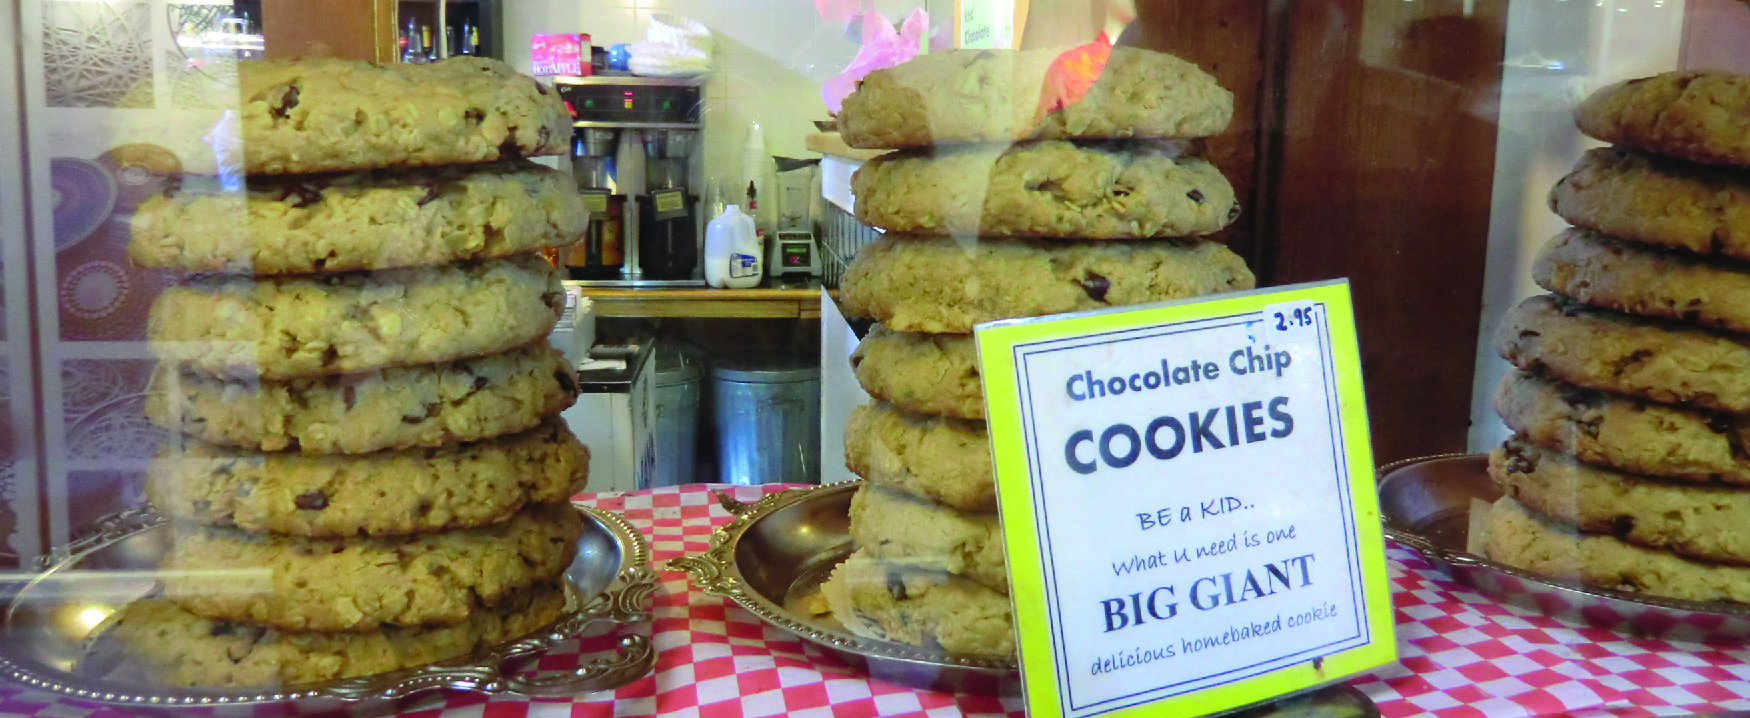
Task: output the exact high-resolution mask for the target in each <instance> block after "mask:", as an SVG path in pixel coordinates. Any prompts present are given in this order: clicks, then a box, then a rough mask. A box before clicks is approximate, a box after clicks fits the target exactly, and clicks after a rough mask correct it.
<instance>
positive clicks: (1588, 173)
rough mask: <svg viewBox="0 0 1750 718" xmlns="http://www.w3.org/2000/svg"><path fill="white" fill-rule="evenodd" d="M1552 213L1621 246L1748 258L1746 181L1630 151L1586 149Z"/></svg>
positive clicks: (1559, 186) (1749, 180) (1553, 194)
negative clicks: (1628, 244)
mask: <svg viewBox="0 0 1750 718" xmlns="http://www.w3.org/2000/svg"><path fill="white" fill-rule="evenodd" d="M1549 206H1550V210H1551V211H1553V212H1555V213H1556V214H1558V215H1561V217H1562V218H1563V219H1566V220H1568V221H1569V222H1572V223H1574V224H1576V225H1579V226H1581V227H1588V228H1591V229H1596V230H1598V231H1600V232H1603V233H1604V234H1608V235H1611V236H1613V237H1617V238H1620V239H1625V240H1630V241H1635V242H1644V243H1647V244H1656V245H1662V246H1666V247H1672V248H1675V249H1685V250H1688V251H1691V252H1696V253H1699V254H1719V255H1725V256H1730V257H1737V258H1739V259H1750V175H1747V174H1745V173H1744V172H1741V171H1739V170H1736V169H1728V168H1724V167H1710V166H1707V165H1698V164H1692V163H1688V162H1682V161H1678V160H1672V159H1667V158H1663V157H1654V156H1652V155H1646V154H1641V153H1638V152H1632V151H1629V150H1626V149H1623V148H1621V147H1601V148H1598V149H1593V150H1588V151H1587V152H1586V154H1584V155H1582V156H1581V157H1580V161H1579V162H1578V163H1576V164H1575V165H1574V169H1573V171H1571V172H1569V173H1568V174H1567V176H1565V177H1563V178H1562V179H1561V181H1559V182H1557V183H1556V186H1555V187H1554V188H1552V189H1551V190H1550V194H1549Z"/></svg>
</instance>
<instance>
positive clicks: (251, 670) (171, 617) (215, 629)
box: [114, 582, 565, 688]
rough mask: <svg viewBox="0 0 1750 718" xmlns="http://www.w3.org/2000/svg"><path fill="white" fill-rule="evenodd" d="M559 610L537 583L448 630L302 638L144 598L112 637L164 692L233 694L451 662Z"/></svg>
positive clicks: (549, 589) (552, 591)
mask: <svg viewBox="0 0 1750 718" xmlns="http://www.w3.org/2000/svg"><path fill="white" fill-rule="evenodd" d="M564 610H565V592H564V591H563V590H562V589H561V588H560V587H559V586H557V585H554V584H552V583H550V582H543V583H541V584H538V585H536V586H534V587H533V588H531V589H529V590H527V591H522V592H519V593H518V594H516V595H515V596H512V597H510V598H508V599H506V600H504V601H503V602H500V603H499V605H497V606H495V607H493V608H489V609H480V610H476V611H474V612H473V613H470V614H469V615H468V617H467V619H465V620H463V621H462V622H461V623H458V624H456V625H453V626H426V627H403V626H384V627H382V628H381V630H374V631H364V632H358V633H308V632H291V631H280V630H277V629H273V628H268V627H265V626H256V625H249V624H242V623H232V622H229V621H215V620H212V619H207V618H202V617H200V616H198V615H196V614H194V613H192V612H190V611H189V610H188V609H186V608H183V607H182V606H180V605H177V604H176V603H175V602H174V601H169V600H165V599H162V598H147V599H143V600H139V601H135V602H133V603H130V604H128V606H127V608H125V609H123V610H122V613H121V617H120V619H119V620H118V621H117V622H116V625H115V629H114V633H115V635H116V637H117V638H118V639H119V640H120V641H121V642H122V644H123V645H125V646H127V648H128V651H129V654H130V655H131V656H133V657H135V658H136V659H138V660H141V661H142V662H143V663H144V664H145V666H146V669H147V672H148V673H149V674H151V675H153V676H155V677H157V678H158V679H159V680H162V681H164V682H165V683H168V684H170V685H175V686H187V687H209V688H242V687H249V686H278V685H286V684H298V683H315V682H318V681H328V680H336V679H340V678H352V677H355V676H365V675H371V674H373V673H385V672H388V671H395V670H400V669H403V668H411V667H414V666H421V665H425V664H427V663H433V662H436V661H442V660H445V659H449V658H455V657H457V656H463V655H467V654H469V653H472V652H473V651H474V650H475V649H476V648H480V647H483V646H490V645H494V644H497V643H502V642H504V641H507V640H510V639H512V638H516V637H518V636H522V635H525V634H528V633H529V632H531V631H534V630H535V629H537V628H540V627H541V626H545V625H547V624H548V623H551V622H552V621H553V620H554V619H555V618H558V617H559V614H560V612H561V611H564Z"/></svg>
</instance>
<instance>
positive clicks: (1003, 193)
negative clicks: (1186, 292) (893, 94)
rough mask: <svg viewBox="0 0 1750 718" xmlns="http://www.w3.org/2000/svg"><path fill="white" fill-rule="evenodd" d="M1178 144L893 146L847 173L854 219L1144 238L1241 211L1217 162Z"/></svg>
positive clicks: (933, 227)
mask: <svg viewBox="0 0 1750 718" xmlns="http://www.w3.org/2000/svg"><path fill="white" fill-rule="evenodd" d="M1184 150H1185V148H1184V147H1183V145H1182V144H1181V143H1159V142H1128V143H1122V144H1115V145H1078V144H1073V143H1070V142H1062V141H1048V142H1033V143H1027V144H1022V145H1013V146H1006V145H1001V146H994V147H993V146H989V145H975V146H959V147H935V148H929V149H919V150H907V151H904V152H895V153H890V154H886V155H882V156H881V157H877V158H875V159H873V160H870V161H868V162H867V163H865V164H864V165H863V167H862V168H861V169H859V170H857V173H856V175H854V176H853V177H852V180H851V190H852V192H854V193H855V194H856V196H857V204H856V208H857V219H859V220H862V221H863V222H864V223H866V224H870V225H874V226H876V227H880V228H882V229H886V230H888V231H894V232H909V233H916V234H965V235H980V234H983V235H987V236H1006V237H1081V238H1086V239H1143V238H1148V237H1190V236H1201V235H1206V234H1211V233H1214V232H1216V231H1219V230H1220V229H1222V228H1223V227H1226V226H1227V225H1228V223H1230V222H1232V221H1233V220H1234V218H1235V217H1237V216H1239V212H1240V207H1239V204H1238V203H1237V202H1236V201H1235V200H1234V192H1233V187H1232V186H1231V185H1229V184H1228V181H1227V178H1226V177H1223V176H1222V174H1221V171H1220V170H1217V169H1216V168H1215V166H1214V165H1212V164H1210V163H1209V162H1207V161H1205V160H1203V159H1202V158H1199V157H1194V156H1188V155H1186V154H1185V153H1184Z"/></svg>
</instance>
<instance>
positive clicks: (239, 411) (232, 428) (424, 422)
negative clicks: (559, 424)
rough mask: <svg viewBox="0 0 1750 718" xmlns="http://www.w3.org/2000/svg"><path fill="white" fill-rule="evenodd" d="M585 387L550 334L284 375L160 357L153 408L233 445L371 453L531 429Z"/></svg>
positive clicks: (149, 413)
mask: <svg viewBox="0 0 1750 718" xmlns="http://www.w3.org/2000/svg"><path fill="white" fill-rule="evenodd" d="M577 388H578V387H577V377H576V375H575V374H573V373H572V371H571V367H570V366H569V365H568V364H567V363H566V362H565V358H564V357H563V356H561V355H560V354H559V351H558V350H557V349H554V348H553V347H552V346H551V345H549V344H548V343H547V342H544V341H542V342H536V343H534V344H531V345H529V346H527V347H524V348H522V349H517V350H513V351H509V352H505V353H503V354H494V355H492V356H486V357H481V358H479V359H466V360H463V361H458V362H451V363H448V364H425V365H421V366H411V367H400V368H396V369H382V370H379V371H375V372H369V373H364V374H347V375H343V376H324V377H313V378H309V379H293V380H291V381H280V382H272V381H246V380H235V379H232V380H226V379H215V378H212V377H209V376H206V375H203V374H195V373H192V372H183V371H177V369H176V368H175V367H173V366H171V365H168V364H160V365H159V366H158V368H157V370H156V371H155V373H154V374H153V377H152V391H151V392H150V393H148V394H147V396H146V418H147V419H149V420H150V421H151V422H152V423H153V424H155V425H157V426H161V427H164V428H167V429H172V430H176V431H180V432H182V433H184V434H187V435H189V436H192V437H195V438H198V439H201V440H203V441H208V442H211V443H214V444H222V445H226V446H238V447H244V448H250V449H257V450H261V451H303V452H305V453H311V454H363V453H368V452H373V451H383V450H388V449H408V448H414V447H421V448H436V447H440V446H444V445H446V444H451V443H456V442H463V441H480V440H482V439H490V438H493V437H495V436H500V435H503V434H512V433H516V432H519V431H523V430H525V429H528V428H530V427H533V426H535V425H536V424H538V423H540V422H541V419H543V418H545V417H548V416H552V415H554V414H558V413H559V412H560V411H563V410H564V409H565V408H566V407H568V406H571V403H572V402H573V401H575V400H576V398H577Z"/></svg>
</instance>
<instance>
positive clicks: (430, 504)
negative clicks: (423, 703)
mask: <svg viewBox="0 0 1750 718" xmlns="http://www.w3.org/2000/svg"><path fill="white" fill-rule="evenodd" d="M588 476H589V450H588V449H586V448H584V446H583V444H581V443H579V442H578V441H577V437H575V436H572V434H571V430H570V429H567V428H566V427H565V423H564V422H563V421H559V420H557V419H548V420H547V421H544V422H542V423H541V424H540V425H539V426H537V427H535V428H533V429H530V430H528V431H525V432H522V433H519V434H512V435H509V436H504V437H500V438H498V439H489V440H485V441H477V442H472V443H466V444H451V445H448V446H444V447H440V448H435V449H408V450H402V451H385V452H378V453H373V454H355V455H337V454H326V455H325V454H303V453H295V452H273V453H266V454H263V453H259V452H255V451H248V450H239V449H232V448H226V447H221V446H215V445H212V444H208V443H205V442H202V441H199V440H195V439H186V440H183V441H180V442H171V443H169V444H167V445H166V446H165V448H164V449H163V451H161V452H160V453H159V455H158V458H156V459H154V460H153V461H152V463H151V465H150V466H149V467H148V469H147V478H146V496H147V497H148V498H149V499H150V500H151V501H152V505H153V506H154V507H156V508H157V509H158V511H159V512H160V513H163V514H165V515H167V516H170V517H172V518H176V519H179V520H183V521H192V522H197V523H203V524H215V525H221V526H235V527H238V528H241V529H244V530H248V531H258V532H268V533H278V534H289V535H297V536H311V537H318V538H344V537H348V536H360V535H365V536H379V535H394V534H411V533H419V532H425V531H442V530H448V529H456V528H469V527H474V526H483V525H486V524H492V523H497V522H500V521H504V520H507V519H509V518H510V517H511V516H512V515H514V514H515V513H516V512H517V511H518V510H520V509H522V508H523V507H524V506H525V505H528V504H540V503H554V502H559V501H565V500H566V499H569V498H570V497H571V495H572V494H575V493H577V492H578V491H581V490H583V486H584V482H585V480H586V479H587V477H588Z"/></svg>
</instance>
